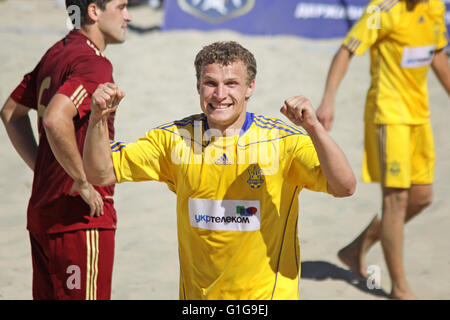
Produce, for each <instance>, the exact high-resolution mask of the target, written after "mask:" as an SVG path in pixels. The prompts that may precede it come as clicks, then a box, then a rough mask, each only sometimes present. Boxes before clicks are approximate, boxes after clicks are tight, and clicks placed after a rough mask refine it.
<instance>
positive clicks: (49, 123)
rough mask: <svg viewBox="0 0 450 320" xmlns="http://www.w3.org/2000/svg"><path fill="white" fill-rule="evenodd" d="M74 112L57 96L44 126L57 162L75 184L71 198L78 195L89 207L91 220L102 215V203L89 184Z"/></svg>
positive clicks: (45, 117)
mask: <svg viewBox="0 0 450 320" xmlns="http://www.w3.org/2000/svg"><path fill="white" fill-rule="evenodd" d="M76 114H77V109H76V108H75V105H74V104H73V102H72V100H70V99H69V97H67V96H65V95H63V94H56V95H55V96H54V97H53V98H52V100H51V101H50V103H49V105H48V107H47V108H46V110H45V114H44V118H43V126H44V129H45V133H46V135H47V140H48V142H49V144H50V147H51V149H52V152H53V154H54V155H55V158H56V160H57V161H58V162H59V164H60V165H61V166H62V167H63V169H64V170H65V171H66V173H67V174H68V175H69V176H70V177H71V178H72V179H73V181H74V183H73V185H72V189H71V190H70V194H74V193H75V192H78V193H79V194H80V196H81V198H82V199H83V200H84V201H85V202H86V203H87V204H88V205H89V207H90V216H91V217H92V216H99V215H103V200H102V198H101V196H100V194H99V193H98V192H97V191H96V190H95V189H94V187H93V186H92V185H91V184H90V183H88V181H87V179H86V174H85V172H84V170H83V161H82V158H81V155H80V152H79V151H78V146H77V142H76V138H75V126H74V123H73V117H75V115H76Z"/></svg>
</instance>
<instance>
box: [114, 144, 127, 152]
mask: <svg viewBox="0 0 450 320" xmlns="http://www.w3.org/2000/svg"><path fill="white" fill-rule="evenodd" d="M123 148H125V145H124V144H121V145H120V146H119V148H117V149H116V150H111V152H117V151H120V150H122V149H123Z"/></svg>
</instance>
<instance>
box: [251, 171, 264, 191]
mask: <svg viewBox="0 0 450 320" xmlns="http://www.w3.org/2000/svg"><path fill="white" fill-rule="evenodd" d="M247 171H248V174H249V176H250V177H249V178H248V180H247V183H248V184H249V185H250V187H251V188H252V189H258V188H260V187H261V186H262V184H263V183H264V178H263V177H262V175H261V168H259V166H257V165H253V166H251V167H250V168H248V169H247Z"/></svg>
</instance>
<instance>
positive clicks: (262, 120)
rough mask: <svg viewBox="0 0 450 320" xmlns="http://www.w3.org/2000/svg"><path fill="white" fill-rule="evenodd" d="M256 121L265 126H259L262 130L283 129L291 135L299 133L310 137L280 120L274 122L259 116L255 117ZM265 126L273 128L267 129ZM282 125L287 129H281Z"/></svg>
mask: <svg viewBox="0 0 450 320" xmlns="http://www.w3.org/2000/svg"><path fill="white" fill-rule="evenodd" d="M255 120H257V121H259V122H260V123H261V124H263V126H261V125H258V127H261V128H265V129H281V130H285V131H287V132H289V133H298V134H303V135H308V134H306V133H305V132H303V131H301V130H300V129H298V128H296V127H294V126H291V125H289V124H287V123H286V122H284V121H283V120H280V119H276V120H273V119H270V118H266V117H264V116H261V115H258V116H256V117H255ZM264 125H269V126H271V127H267V126H264ZM280 125H282V126H286V127H287V128H286V127H280Z"/></svg>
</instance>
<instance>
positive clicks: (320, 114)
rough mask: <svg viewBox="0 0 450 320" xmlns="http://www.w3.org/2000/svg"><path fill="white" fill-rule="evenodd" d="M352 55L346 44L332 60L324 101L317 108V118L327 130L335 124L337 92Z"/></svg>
mask: <svg viewBox="0 0 450 320" xmlns="http://www.w3.org/2000/svg"><path fill="white" fill-rule="evenodd" d="M351 57H352V53H351V52H350V51H349V50H348V49H347V48H345V47H344V46H341V48H340V49H339V50H338V52H337V53H336V54H335V56H334V58H333V61H332V62H331V66H330V70H329V71H328V77H327V82H326V85H325V92H324V94H323V97H322V102H321V103H320V106H319V108H317V118H318V119H319V121H320V123H322V125H323V126H324V128H325V129H326V130H327V131H329V130H331V127H332V125H333V119H334V101H335V98H336V93H337V90H338V88H339V85H340V83H341V81H342V79H343V78H344V76H345V74H346V73H347V69H348V66H349V64H350V59H351Z"/></svg>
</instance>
